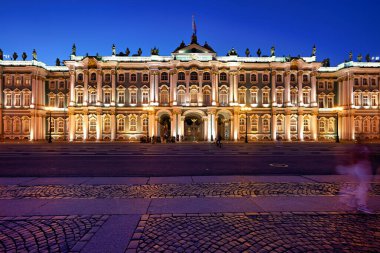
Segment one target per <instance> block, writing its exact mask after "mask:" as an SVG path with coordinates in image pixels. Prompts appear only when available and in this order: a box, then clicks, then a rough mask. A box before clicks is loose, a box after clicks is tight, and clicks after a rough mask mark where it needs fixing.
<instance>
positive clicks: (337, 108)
mask: <svg viewBox="0 0 380 253" xmlns="http://www.w3.org/2000/svg"><path fill="white" fill-rule="evenodd" d="M335 110H336V121H335V128H336V136H335V142H336V143H339V112H340V111H342V110H343V108H342V107H336V108H335Z"/></svg>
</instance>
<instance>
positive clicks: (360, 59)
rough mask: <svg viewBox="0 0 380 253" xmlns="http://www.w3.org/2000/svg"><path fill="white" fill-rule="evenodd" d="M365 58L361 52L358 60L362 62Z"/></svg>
mask: <svg viewBox="0 0 380 253" xmlns="http://www.w3.org/2000/svg"><path fill="white" fill-rule="evenodd" d="M362 60H363V56H362V54H359V55H358V62H361V61H362Z"/></svg>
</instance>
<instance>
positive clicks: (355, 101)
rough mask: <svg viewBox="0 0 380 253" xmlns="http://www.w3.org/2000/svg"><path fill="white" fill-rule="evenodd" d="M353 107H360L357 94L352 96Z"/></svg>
mask: <svg viewBox="0 0 380 253" xmlns="http://www.w3.org/2000/svg"><path fill="white" fill-rule="evenodd" d="M354 105H355V106H360V97H359V94H355V96H354Z"/></svg>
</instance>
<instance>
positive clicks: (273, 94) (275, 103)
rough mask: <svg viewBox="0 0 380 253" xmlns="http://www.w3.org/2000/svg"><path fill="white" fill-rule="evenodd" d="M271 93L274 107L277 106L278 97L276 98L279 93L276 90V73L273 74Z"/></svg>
mask: <svg viewBox="0 0 380 253" xmlns="http://www.w3.org/2000/svg"><path fill="white" fill-rule="evenodd" d="M271 77H272V78H271V83H272V85H271V92H272V106H277V100H276V99H277V97H276V92H277V89H276V74H275V73H271Z"/></svg>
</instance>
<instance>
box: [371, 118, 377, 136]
mask: <svg viewBox="0 0 380 253" xmlns="http://www.w3.org/2000/svg"><path fill="white" fill-rule="evenodd" d="M371 125H372V133H377V131H378V128H377V122H376V120H375V119H373V120H372V121H371Z"/></svg>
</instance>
